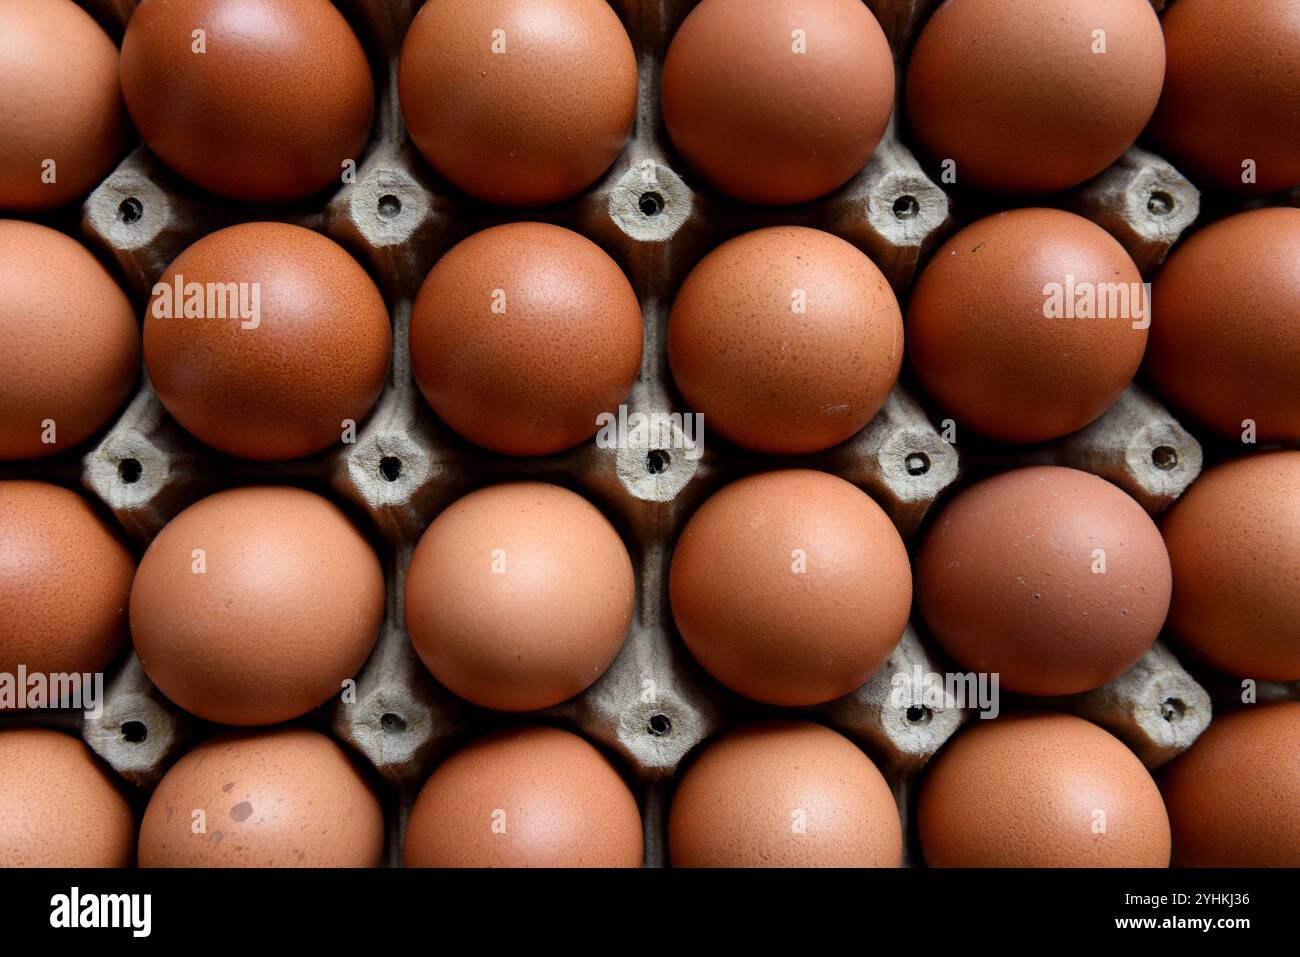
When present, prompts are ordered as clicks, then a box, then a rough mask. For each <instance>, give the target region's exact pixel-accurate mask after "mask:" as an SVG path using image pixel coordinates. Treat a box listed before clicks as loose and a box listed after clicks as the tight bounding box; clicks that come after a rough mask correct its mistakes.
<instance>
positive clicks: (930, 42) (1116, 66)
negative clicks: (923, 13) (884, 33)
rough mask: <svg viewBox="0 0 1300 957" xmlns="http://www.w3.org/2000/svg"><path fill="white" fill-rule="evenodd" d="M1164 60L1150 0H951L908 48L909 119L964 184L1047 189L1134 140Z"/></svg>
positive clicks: (1083, 173)
mask: <svg viewBox="0 0 1300 957" xmlns="http://www.w3.org/2000/svg"><path fill="white" fill-rule="evenodd" d="M1164 72H1165V47H1164V41H1163V39H1162V37H1161V33H1160V23H1159V21H1158V20H1157V18H1156V14H1155V12H1154V11H1153V10H1152V7H1151V3H1150V0H1073V2H1071V3H1065V4H1062V3H1044V2H1042V0H947V2H946V3H944V4H943V5H942V6H940V7H939V8H938V10H936V11H935V12H934V14H933V15H932V16H931V18H930V19H929V21H928V22H927V23H926V25H925V28H924V29H923V30H922V31H921V35H920V37H919V38H918V39H917V41H916V46H915V47H914V48H913V50H912V55H911V60H910V62H909V65H908V71H907V82H906V84H905V86H904V94H905V96H906V101H907V119H908V122H909V124H910V125H911V128H912V132H913V133H914V134H915V135H916V137H917V139H918V140H919V141H920V143H921V145H922V146H923V147H924V149H925V151H926V152H928V153H929V154H930V156H931V157H932V158H933V159H934V160H935V161H936V162H948V161H951V162H953V163H955V167H952V168H951V171H952V172H953V173H955V175H956V182H957V183H958V184H961V185H969V186H974V187H976V188H978V189H986V190H992V191H995V192H1005V193H1018V194H1039V193H1051V192H1055V191H1057V190H1061V189H1066V188H1067V187H1070V186H1074V185H1076V184H1078V183H1082V182H1083V181H1084V180H1086V179H1089V178H1090V177H1092V176H1095V175H1097V174H1098V173H1100V172H1101V171H1102V170H1104V169H1105V168H1106V167H1108V166H1110V165H1111V164H1112V163H1113V162H1115V161H1116V160H1117V159H1119V158H1120V156H1122V155H1123V154H1124V152H1125V151H1126V150H1127V149H1128V148H1129V147H1130V146H1132V145H1133V142H1134V141H1135V140H1136V139H1137V138H1138V134H1140V133H1141V132H1142V129H1143V127H1145V126H1146V124H1147V121H1148V120H1149V119H1150V118H1151V114H1152V112H1153V111H1154V110H1155V108H1156V103H1157V102H1158V100H1159V98H1160V88H1161V84H1162V82H1163V80H1164Z"/></svg>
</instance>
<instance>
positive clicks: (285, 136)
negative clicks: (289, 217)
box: [122, 0, 375, 203]
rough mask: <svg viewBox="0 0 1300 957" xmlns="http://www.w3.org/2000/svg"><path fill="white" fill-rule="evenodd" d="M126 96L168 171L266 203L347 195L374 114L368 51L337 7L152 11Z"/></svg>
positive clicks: (133, 31) (202, 2) (182, 3)
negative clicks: (346, 182)
mask: <svg viewBox="0 0 1300 957" xmlns="http://www.w3.org/2000/svg"><path fill="white" fill-rule="evenodd" d="M196 31H202V32H201V34H199V35H198V36H195V32H196ZM122 92H123V93H124V94H125V95H126V105H127V108H128V109H129V110H130V111H131V118H132V119H134V120H135V125H136V127H137V128H138V129H139V130H140V134H141V135H142V136H143V137H144V140H145V142H146V143H147V144H148V145H149V148H150V149H151V150H153V151H154V152H155V153H157V154H158V156H159V158H160V159H162V161H163V162H164V163H166V164H167V165H168V166H170V167H171V168H172V169H174V170H176V172H178V173H180V174H181V175H182V176H184V177H185V178H186V179H188V180H190V181H191V182H193V183H196V184H198V185H199V186H202V187H203V188H204V189H206V190H210V191H212V192H214V193H217V194H219V195H221V196H227V197H229V198H231V199H239V200H246V201H249V202H256V203H278V202H285V201H287V200H293V199H301V198H303V197H305V196H310V195H311V194H312V193H316V192H319V191H320V190H323V189H325V188H326V187H335V188H337V187H340V186H341V185H342V182H343V180H342V177H343V172H344V168H345V163H347V161H349V160H351V161H353V162H354V163H359V162H360V160H361V153H362V151H363V150H364V149H365V145H366V140H367V138H368V137H369V135H370V122H371V120H372V119H373V117H374V111H375V91H374V83H373V81H372V80H371V78H370V64H369V63H368V62H367V60H366V54H365V51H363V50H362V49H361V43H360V42H359V41H358V40H357V37H356V34H354V33H353V32H352V28H351V27H350V26H348V22H347V21H346V20H345V19H343V15H342V14H341V13H339V11H338V8H337V7H335V6H334V4H333V3H331V2H330V0H143V2H142V3H141V4H140V6H139V7H138V8H136V11H135V13H134V14H133V15H132V17H131V22H130V23H129V24H128V25H127V29H126V36H125V37H124V38H123V40H122Z"/></svg>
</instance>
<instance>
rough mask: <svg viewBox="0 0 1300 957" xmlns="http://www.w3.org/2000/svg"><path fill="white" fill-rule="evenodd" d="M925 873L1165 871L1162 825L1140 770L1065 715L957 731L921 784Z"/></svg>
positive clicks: (982, 723) (1095, 731)
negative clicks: (941, 870)
mask: <svg viewBox="0 0 1300 957" xmlns="http://www.w3.org/2000/svg"><path fill="white" fill-rule="evenodd" d="M917 821H918V825H919V831H920V836H921V848H922V851H923V852H924V854H925V862H926V863H927V864H928V865H930V866H931V867H1167V866H1168V865H1169V850H1170V843H1169V817H1168V815H1167V814H1166V813H1165V806H1164V802H1163V801H1161V799H1160V791H1159V790H1158V789H1157V788H1156V783H1155V782H1154V781H1153V780H1152V779H1151V775H1150V774H1148V773H1147V769H1146V768H1144V767H1143V766H1142V762H1141V761H1139V760H1138V759H1137V757H1136V756H1135V755H1134V754H1133V752H1132V751H1130V750H1129V749H1128V748H1127V747H1125V746H1124V744H1123V742H1121V741H1120V740H1119V739H1118V738H1115V737H1113V736H1111V735H1110V734H1108V733H1107V732H1105V731H1103V730H1102V729H1101V728H1099V727H1097V726H1096V725H1095V724H1091V723H1089V722H1087V721H1084V720H1083V719H1082V718H1076V717H1074V716H1072V715H1067V714H1056V713H1052V712H1020V713H1010V714H1003V715H1001V716H1000V717H998V718H995V719H993V720H982V719H981V720H976V721H972V722H970V723H969V724H967V725H966V729H965V730H964V731H961V732H959V733H958V735H957V736H956V737H955V738H953V739H952V740H951V741H949V742H948V744H947V745H946V746H945V747H944V749H943V750H942V751H940V752H939V756H938V757H937V758H936V759H934V760H933V761H932V762H931V764H930V767H929V770H928V772H927V774H926V776H925V778H924V780H923V782H922V785H921V794H920V800H919V802H918V805H917Z"/></svg>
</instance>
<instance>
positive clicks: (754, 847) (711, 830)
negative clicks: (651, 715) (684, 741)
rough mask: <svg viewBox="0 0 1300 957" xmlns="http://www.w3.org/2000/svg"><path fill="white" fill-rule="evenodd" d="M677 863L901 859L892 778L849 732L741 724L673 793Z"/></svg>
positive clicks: (839, 863)
mask: <svg viewBox="0 0 1300 957" xmlns="http://www.w3.org/2000/svg"><path fill="white" fill-rule="evenodd" d="M668 847H669V854H670V855H671V857H672V864H673V866H674V867H897V866H898V865H899V862H900V859H901V858H902V853H903V830H902V825H901V823H900V821H899V817H898V806H897V805H896V804H895V803H894V796H893V795H892V794H891V793H890V791H889V785H888V784H886V783H885V779H884V777H883V776H881V774H880V772H879V771H878V770H876V766H875V765H874V764H872V763H871V759H870V758H868V757H867V756H866V755H865V754H863V753H862V752H861V751H859V750H858V747H857V745H855V744H854V743H853V742H852V741H850V740H849V739H848V738H846V737H844V736H843V735H840V734H836V733H835V732H834V731H832V730H830V729H829V728H825V727H823V726H822V725H819V724H812V723H810V722H807V721H763V722H758V723H756V724H747V725H742V726H741V727H739V728H736V729H734V730H732V731H729V732H727V733H726V734H724V735H723V736H722V737H721V738H719V739H717V740H716V741H711V742H709V743H708V744H706V745H705V747H704V751H703V753H702V754H700V755H699V757H698V758H696V759H695V761H694V762H693V763H692V764H691V765H690V766H689V767H688V769H687V771H686V774H685V775H684V776H683V777H682V780H681V783H680V784H679V785H678V786H677V792H676V794H674V796H673V803H672V809H671V811H670V814H669V819H668Z"/></svg>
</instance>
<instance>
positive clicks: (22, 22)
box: [0, 0, 131, 271]
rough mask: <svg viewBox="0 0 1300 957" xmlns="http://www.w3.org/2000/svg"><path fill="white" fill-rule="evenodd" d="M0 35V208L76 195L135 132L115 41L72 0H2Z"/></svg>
mask: <svg viewBox="0 0 1300 957" xmlns="http://www.w3.org/2000/svg"><path fill="white" fill-rule="evenodd" d="M0 37H3V38H4V43H3V45H0V116H3V117H4V118H5V120H4V125H3V127H2V128H0V209H10V210H24V211H30V210H40V209H53V208H54V207H56V206H63V205H66V204H68V203H71V202H75V201H77V200H80V199H82V198H83V197H84V196H85V195H86V194H87V193H89V192H90V191H91V189H93V188H94V186H95V184H96V183H98V182H99V181H100V180H101V179H103V177H104V176H105V175H106V174H107V173H108V171H109V170H110V169H111V168H112V166H113V162H114V160H116V159H117V158H118V157H119V156H120V155H121V154H122V151H123V150H124V149H125V148H126V143H127V139H128V138H129V136H130V135H131V125H130V123H129V121H128V119H127V114H126V106H125V105H124V104H123V102H122V91H121V89H120V88H119V86H118V82H117V59H118V57H117V47H116V46H115V45H114V44H113V41H112V40H110V39H109V37H108V34H107V33H105V32H104V31H103V30H102V29H101V28H100V26H99V24H98V23H96V22H95V21H94V20H93V19H92V18H91V16H90V15H89V14H88V13H86V11H84V10H82V9H81V7H79V6H77V4H75V3H73V2H72V0H5V2H4V3H3V4H0ZM51 160H52V161H53V162H54V165H53V167H49V166H47V165H46V163H47V162H48V161H51ZM50 175H53V177H54V179H53V182H50V181H49V179H50ZM6 271H7V270H6Z"/></svg>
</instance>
